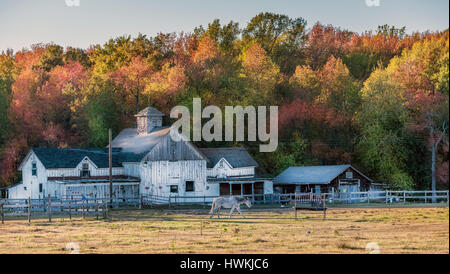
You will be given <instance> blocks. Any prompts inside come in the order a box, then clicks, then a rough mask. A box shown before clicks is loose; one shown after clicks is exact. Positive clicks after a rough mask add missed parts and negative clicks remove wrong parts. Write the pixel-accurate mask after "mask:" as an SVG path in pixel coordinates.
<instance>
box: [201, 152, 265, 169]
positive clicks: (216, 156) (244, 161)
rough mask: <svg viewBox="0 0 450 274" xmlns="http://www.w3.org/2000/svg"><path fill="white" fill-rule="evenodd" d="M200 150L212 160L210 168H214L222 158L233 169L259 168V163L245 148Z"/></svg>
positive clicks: (209, 164) (209, 163)
mask: <svg viewBox="0 0 450 274" xmlns="http://www.w3.org/2000/svg"><path fill="white" fill-rule="evenodd" d="M199 150H200V151H201V152H202V153H203V154H205V156H206V157H207V158H208V159H209V160H210V161H209V162H208V168H213V167H214V166H215V165H216V164H217V163H218V162H219V161H220V160H221V159H222V158H224V159H225V160H227V162H228V163H229V164H230V165H231V166H232V167H233V168H239V167H256V166H258V163H257V162H256V161H255V160H254V159H253V158H252V156H250V154H249V153H248V151H247V150H246V149H245V148H243V147H229V148H199Z"/></svg>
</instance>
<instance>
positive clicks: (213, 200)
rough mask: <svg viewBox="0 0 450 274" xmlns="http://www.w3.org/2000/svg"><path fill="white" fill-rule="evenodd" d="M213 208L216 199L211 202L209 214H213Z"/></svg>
mask: <svg viewBox="0 0 450 274" xmlns="http://www.w3.org/2000/svg"><path fill="white" fill-rule="evenodd" d="M215 206H216V199H215V198H214V199H213V202H212V206H211V210H210V211H209V213H212V212H213V210H214V207H215Z"/></svg>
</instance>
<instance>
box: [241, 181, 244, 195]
mask: <svg viewBox="0 0 450 274" xmlns="http://www.w3.org/2000/svg"><path fill="white" fill-rule="evenodd" d="M242 195H244V184H242V183H241V196H242Z"/></svg>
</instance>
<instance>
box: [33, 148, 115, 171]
mask: <svg viewBox="0 0 450 274" xmlns="http://www.w3.org/2000/svg"><path fill="white" fill-rule="evenodd" d="M32 151H33V152H34V153H35V154H36V156H37V157H38V159H39V160H40V161H41V163H42V164H43V165H44V166H45V168H75V167H76V166H77V165H78V164H79V163H80V162H81V161H82V160H83V159H84V158H85V157H88V158H89V159H90V160H91V161H92V162H93V163H94V164H95V165H96V166H97V167H98V168H107V167H109V158H108V150H107V149H99V148H33V149H32ZM115 154H116V155H114V153H113V157H112V166H113V167H121V166H122V165H121V164H120V162H119V159H118V158H119V157H118V154H120V153H117V152H116V153H115ZM115 156H116V157H115ZM25 160H26V159H24V161H25Z"/></svg>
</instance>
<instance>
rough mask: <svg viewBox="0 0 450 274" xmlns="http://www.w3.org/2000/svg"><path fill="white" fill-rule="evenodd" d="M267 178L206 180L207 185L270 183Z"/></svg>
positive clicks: (270, 179) (269, 179)
mask: <svg viewBox="0 0 450 274" xmlns="http://www.w3.org/2000/svg"><path fill="white" fill-rule="evenodd" d="M272 179H273V178H268V177H227V178H208V179H207V181H208V183H213V184H214V183H215V184H217V183H230V184H232V183H255V182H261V181H272Z"/></svg>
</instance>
